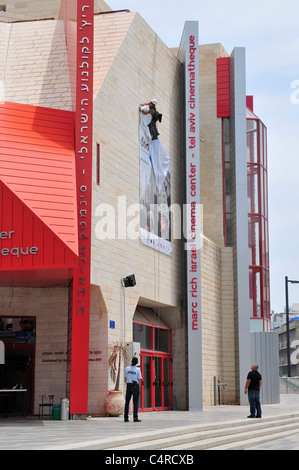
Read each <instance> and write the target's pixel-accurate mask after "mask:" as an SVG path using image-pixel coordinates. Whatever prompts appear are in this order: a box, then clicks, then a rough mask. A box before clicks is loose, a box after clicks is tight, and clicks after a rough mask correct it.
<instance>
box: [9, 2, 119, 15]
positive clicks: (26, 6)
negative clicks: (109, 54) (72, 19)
mask: <svg viewBox="0 0 299 470" xmlns="http://www.w3.org/2000/svg"><path fill="white" fill-rule="evenodd" d="M61 3H62V0H51V1H49V0H2V1H1V6H2V8H3V7H4V8H3V10H5V11H6V12H7V14H8V16H9V15H11V14H13V15H20V16H21V17H28V18H30V17H31V18H55V19H57V18H58V17H59V12H60V6H61ZM110 10H111V8H110V7H109V6H108V5H107V3H106V2H104V1H103V0H95V12H103V11H110Z"/></svg>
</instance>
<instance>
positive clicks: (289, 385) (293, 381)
mask: <svg viewBox="0 0 299 470" xmlns="http://www.w3.org/2000/svg"><path fill="white" fill-rule="evenodd" d="M280 393H281V394H288V393H290V394H294V393H298V394H299V377H280Z"/></svg>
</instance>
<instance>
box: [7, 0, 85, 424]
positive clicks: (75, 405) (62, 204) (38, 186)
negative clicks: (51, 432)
mask: <svg viewBox="0 0 299 470" xmlns="http://www.w3.org/2000/svg"><path fill="white" fill-rule="evenodd" d="M61 19H63V20H64V23H65V34H66V44H67V49H68V60H69V71H70V81H71V85H72V103H73V112H68V111H62V110H58V109H50V108H41V107H38V106H28V105H24V104H18V103H7V102H4V103H2V104H1V105H0V123H1V125H0V224H1V225H0V285H1V286H22V287H44V286H47V287H51V286H65V287H67V286H68V287H69V329H68V357H67V364H68V367H67V392H68V395H69V398H70V414H71V415H73V416H75V415H86V414H87V413H88V376H89V374H88V373H89V320H90V317H89V315H90V263H91V209H92V205H91V204H92V150H93V149H92V130H93V43H94V28H93V25H94V0H84V1H83V0H63V1H62V6H61Z"/></svg>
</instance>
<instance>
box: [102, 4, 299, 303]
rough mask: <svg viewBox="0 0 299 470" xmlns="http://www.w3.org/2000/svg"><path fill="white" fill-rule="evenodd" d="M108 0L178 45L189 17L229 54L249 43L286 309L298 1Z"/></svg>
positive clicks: (276, 290)
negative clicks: (264, 134) (263, 128)
mask: <svg viewBox="0 0 299 470" xmlns="http://www.w3.org/2000/svg"><path fill="white" fill-rule="evenodd" d="M107 3H108V5H109V6H110V7H111V8H112V9H113V10H121V9H129V10H131V11H138V12H139V14H140V15H141V16H142V17H143V18H144V19H145V21H146V22H147V23H148V24H149V25H150V26H151V27H152V28H153V30H154V31H155V32H156V33H157V34H158V36H159V37H160V38H161V39H162V40H163V41H164V42H165V44H167V46H168V47H175V46H178V45H179V43H180V39H181V34H182V31H183V27H184V23H185V21H189V20H197V21H198V22H199V31H200V43H201V44H208V43H218V42H220V43H222V44H223V46H224V48H225V49H226V50H227V52H228V53H229V54H230V53H231V52H232V50H233V48H234V47H245V48H246V66H247V94H248V95H254V112H255V113H256V114H257V115H258V116H259V118H260V119H261V120H262V121H263V122H264V124H265V125H266V126H267V128H268V156H269V209H270V269H271V272H270V275H271V309H272V310H274V311H275V312H281V311H283V309H284V307H285V291H284V278H285V276H289V279H295V280H299V243H298V240H299V220H298V219H299V217H298V214H299V210H298V206H299V184H298V180H299V128H298V127H299V126H298V124H299V23H298V20H299V1H298V0H284V1H281V0H272V1H270V0H259V1H258V0H251V2H249V1H244V0H228V1H226V2H224V1H223V0H209V1H208V0H148V1H145V0H107ZM296 81H297V83H296ZM292 84H293V87H296V88H292ZM296 90H297V91H296ZM292 101H293V102H292ZM289 302H290V305H291V304H293V303H299V284H298V285H296V284H294V285H289Z"/></svg>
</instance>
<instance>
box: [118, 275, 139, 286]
mask: <svg viewBox="0 0 299 470" xmlns="http://www.w3.org/2000/svg"><path fill="white" fill-rule="evenodd" d="M121 283H122V286H123V287H134V286H136V278H135V274H131V275H130V276H127V277H124V278H123V279H122V280H121Z"/></svg>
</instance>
